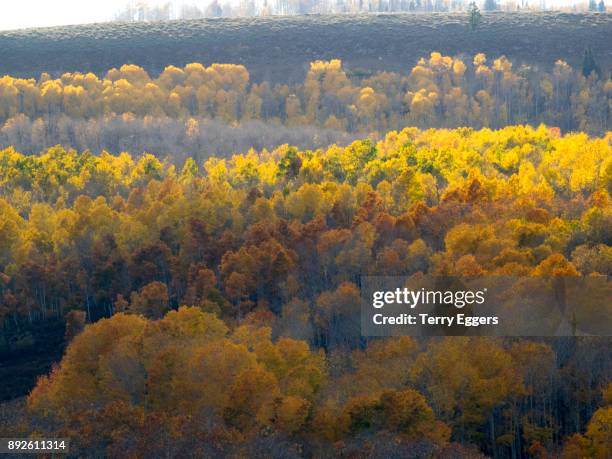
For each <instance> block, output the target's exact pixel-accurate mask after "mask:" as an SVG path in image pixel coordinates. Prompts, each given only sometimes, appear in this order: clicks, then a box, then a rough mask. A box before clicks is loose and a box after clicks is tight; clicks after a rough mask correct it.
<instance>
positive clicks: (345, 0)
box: [114, 0, 606, 22]
mask: <svg viewBox="0 0 612 459" xmlns="http://www.w3.org/2000/svg"><path fill="white" fill-rule="evenodd" d="M479 4H480V6H481V7H482V8H483V9H484V10H485V11H497V10H502V9H504V10H509V11H515V10H544V9H546V4H545V2H544V1H540V2H533V4H532V5H530V4H529V2H526V1H524V0H522V1H520V2H518V1H517V2H510V1H508V2H506V1H499V0H483V1H481V2H479ZM469 6H470V2H469V1H468V0H240V1H239V2H231V1H226V0H212V1H210V2H207V3H206V4H205V5H202V4H196V3H195V2H193V3H181V4H177V3H175V2H166V3H162V4H149V3H147V2H144V1H140V2H131V3H129V4H127V5H126V6H125V7H124V8H123V9H122V10H120V11H119V12H117V13H116V14H115V15H114V19H115V20H117V21H129V22H131V21H162V20H170V19H201V18H217V17H244V16H247V17H248V16H273V15H299V14H338V13H393V12H395V13H398V12H454V11H468V10H469ZM578 7H579V5H578V4H575V5H573V8H574V9H577V8H578ZM565 8H568V7H567V6H566V7H565ZM585 9H586V6H585ZM588 11H591V12H605V11H606V7H605V4H604V1H603V0H599V1H597V0H589V4H588Z"/></svg>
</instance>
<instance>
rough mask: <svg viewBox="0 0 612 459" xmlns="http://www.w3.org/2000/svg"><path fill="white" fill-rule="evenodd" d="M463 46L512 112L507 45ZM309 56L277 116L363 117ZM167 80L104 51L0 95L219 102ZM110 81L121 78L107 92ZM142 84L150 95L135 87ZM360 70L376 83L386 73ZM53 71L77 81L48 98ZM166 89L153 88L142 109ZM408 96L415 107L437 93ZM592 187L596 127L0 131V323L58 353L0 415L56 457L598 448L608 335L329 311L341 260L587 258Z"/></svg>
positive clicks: (599, 173) (610, 410)
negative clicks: (57, 141) (26, 143)
mask: <svg viewBox="0 0 612 459" xmlns="http://www.w3.org/2000/svg"><path fill="white" fill-rule="evenodd" d="M449 59H450V58H444V57H442V56H439V55H432V56H431V58H430V59H428V60H423V61H422V62H420V63H419V65H418V66H417V67H415V68H416V69H418V70H417V71H416V72H414V71H413V72H412V73H411V75H410V76H409V77H407V78H408V80H409V81H408V82H406V84H408V87H409V88H410V84H411V82H414V81H415V80H414V79H416V81H426V82H427V81H428V82H429V83H424V84H425V86H427V85H428V84H430V83H431V84H434V83H433V81H434V80H433V78H435V75H438V74H436V71H434V70H433V69H434V68H436V65H440V66H442V67H443V68H445V69H446V70H445V71H444V72H442V74H441V75H440V79H437V80H435V81H436V82H437V87H438V88H444V87H445V86H444V84H445V81H446V82H448V81H449V80H451V81H452V78H454V77H455V76H456V73H457V72H456V70H453V68H455V67H459V66H460V65H459V64H458V61H456V60H454V59H450V61H449ZM477 61H478V62H477V64H475V65H479V66H483V67H484V68H485V70H483V72H485V73H486V72H489V73H487V74H490V75H491V80H490V81H491V82H492V83H491V85H492V86H490V87H488V89H487V90H486V91H485V90H484V89H479V91H485V92H486V93H487V94H489V92H491V91H493V92H492V94H496V93H495V92H494V91H495V88H498V89H499V93H497V96H492V97H493V99H492V100H493V101H497V102H496V103H493V104H492V105H491V108H490V110H489V111H486V110H485V111H482V112H480V113H481V114H482V113H484V112H486V113H489V114H490V115H491V116H493V118H492V119H493V120H495V121H494V123H498V122H499V123H501V122H502V121H501V118H496V117H497V116H502V113H514V115H512V116H518V108H508V107H509V106H506V107H504V108H502V101H503V100H509V99H506V98H505V96H502V94H505V93H504V92H503V90H502V89H501V87H502V86H499V87H498V86H497V85H496V82H500V81H501V79H500V78H497V77H496V76H495V75H496V73H495V72H500V71H498V70H495V67H496V66H502V68H505V69H506V70H504V71H506V72H509V73H511V74H512V75H514V74H513V73H512V70H511V67H510V66H509V64H508V63H507V61H505V60H503V59H500V60H498V61H495V63H493V64H492V66H491V67H490V66H488V65H487V63H486V61H484V56H482V57H477ZM504 65H505V67H504ZM563 68H565V67H563ZM194 69H196V70H194V71H195V72H196V75H198V76H201V77H202V78H203V79H204V81H209V82H210V83H204V84H201V85H200V88H205V89H203V90H202V91H201V94H204V95H208V94H215V92H214V91H213V90H211V89H210V88H218V91H219V92H221V91H224V93H225V94H228V93H230V92H232V91H233V92H234V94H235V95H236V96H235V97H236V98H237V99H240V100H243V101H244V103H245V106H252V107H259V109H260V110H262V111H256V112H255V113H257V114H258V115H259V116H261V114H262V113H264V111H263V108H262V107H263V106H264V104H263V103H262V104H261V105H260V104H258V103H254V102H253V100H255V96H257V97H260V98H261V96H259V95H258V94H265V92H264V93H261V92H259V93H258V92H257V91H261V87H260V86H255V85H253V86H252V87H251V89H250V90H249V91H248V92H247V91H246V87H247V82H248V74H246V72H245V71H244V69H242V68H240V67H239V66H230V67H224V68H223V71H221V72H220V73H221V74H222V75H223V76H224V77H225V78H224V79H223V80H222V81H223V82H221V83H217V82H216V81H217V80H215V78H217V77H218V75H219V74H218V73H217V71H218V70H219V69H220V68H219V67H215V66H213V67H209V68H205V69H204V70H202V69H201V68H200V67H196V66H194ZM197 69H199V70H197ZM568 71H570V72H573V71H571V69H570V70H568ZM130 72H133V74H132V73H130ZM198 72H203V73H198ZM225 72H227V73H225ZM310 72H311V73H310V74H309V78H308V79H307V80H306V82H305V84H304V87H303V93H301V94H299V95H296V96H295V99H296V101H299V100H300V99H299V98H300V97H301V96H307V97H308V98H307V99H306V102H307V103H305V104H304V105H303V106H302V105H301V104H299V105H298V104H296V106H297V107H300V108H299V110H296V112H295V117H294V118H291V117H289V119H285V120H283V122H284V123H289V124H291V123H299V122H300V118H304V117H305V118H308V117H313V118H311V119H313V120H315V121H316V122H319V123H323V124H324V123H326V122H327V121H328V120H329V118H330V117H332V116H334V117H335V118H336V119H337V120H343V119H344V120H346V122H347V123H348V120H352V121H351V122H354V123H355V127H357V126H364V128H365V129H369V128H371V127H375V128H378V129H381V130H383V129H388V128H389V127H391V125H392V124H393V123H394V122H395V121H391V117H387V116H383V114H384V113H385V112H384V110H383V111H380V110H379V108H378V106H377V105H376V104H374V105H373V106H371V105H367V104H366V105H365V107H369V110H371V111H370V112H367V113H369V115H368V116H365V113H366V112H359V111H357V115H356V116H355V117H354V118H353V117H352V115H350V116H349V115H348V112H345V111H343V110H346V108H347V107H350V105H346V104H348V102H349V101H351V100H352V102H351V105H352V104H353V103H355V100H354V99H351V97H355V95H359V94H362V93H363V91H364V87H355V86H353V85H352V84H351V83H350V81H347V80H346V78H345V76H343V72H342V69H341V66H340V63H339V62H328V63H315V64H313V66H312V67H311V71H310ZM185 73H189V70H188V69H174V68H171V69H170V70H168V71H166V72H164V74H162V75H161V76H160V77H159V79H158V80H157V82H149V81H148V79H147V77H146V74H145V73H144V72H143V71H142V70H141V69H138V68H134V67H132V66H128V67H125V68H122V69H119V70H115V71H111V72H109V75H108V76H107V78H106V79H104V80H98V79H95V78H92V77H91V76H87V75H82V76H80V77H79V76H78V75H77V76H75V75H70V76H66V79H65V80H53V79H46V80H45V79H44V78H43V80H44V81H41V82H29V83H28V82H27V80H26V81H25V82H24V83H23V84H24V85H25V86H26V87H27V88H29V89H28V91H31V92H32V93H33V94H34V95H33V96H32V98H31V99H28V100H31V101H32V104H26V103H24V104H23V105H21V106H19V105H17V111H18V112H19V113H21V114H23V116H26V114H27V116H33V117H36V116H40V115H41V112H40V110H41V107H42V109H45V108H47V109H49V110H50V111H51V112H53V111H67V113H70V115H71V116H77V117H84V118H86V117H87V116H94V115H96V114H98V113H104V111H105V110H106V108H105V107H108V106H112V107H115V109H116V107H119V108H120V109H122V110H125V113H128V111H129V110H128V108H129V109H133V110H134V111H135V112H137V111H138V107H139V106H140V104H146V105H145V106H144V107H146V110H151V111H161V112H163V113H165V114H166V116H183V115H181V113H183V114H185V112H187V113H186V114H185V116H189V115H193V114H195V113H189V110H190V109H194V110H196V111H197V113H198V114H204V113H208V114H209V115H208V116H213V115H217V114H218V115H219V116H221V117H223V116H226V117H227V119H228V121H232V120H234V121H235V120H236V119H240V118H241V117H242V116H243V115H241V113H242V112H232V111H231V110H229V109H228V107H235V105H231V104H229V105H228V104H224V103H217V102H216V101H217V100H218V99H217V98H212V99H211V98H209V99H207V98H206V97H202V98H200V99H198V97H197V96H196V98H195V99H189V98H187V99H185V100H186V101H188V100H192V101H193V100H196V101H212V103H211V104H210V105H206V104H204V105H200V103H199V102H198V104H197V105H196V106H195V107H191V108H190V105H189V104H187V105H183V102H182V101H183V99H182V98H181V96H180V94H179V93H178V92H177V91H178V90H177V89H176V88H177V87H179V86H177V83H176V81H175V80H173V78H178V77H177V75H182V76H181V78H183V76H184V75H185ZM459 73H461V72H459ZM571 75H572V78H574V79H575V80H574V81H577V82H581V83H580V84H585V85H592V84H595V83H594V82H595V81H596V79H595V78H584V77H583V76H581V75H580V74H577V73H576V72H573V73H571ZM190 76H192V75H190ZM209 77H210V80H206V78H209ZM79 78H81V79H82V80H81V81H83V85H82V86H79V85H78V84H73V83H74V82H75V81H78V79H79ZM139 78H141V79H140V80H139ZM185 78H187V77H185ZM194 78H195V77H194ZM475 78H477V77H475ZM487 78H488V77H487ZM466 79H467V78H466ZM192 80H193V78H192ZM21 81H23V80H21ZM85 81H89V82H88V83H85ZM107 81H108V82H110V83H107ZM118 81H125V83H121V85H120V87H123V88H124V89H125V91H124V92H122V93H120V95H119V97H117V98H115V97H114V96H112V97H111V96H110V94H115V93H114V92H112V91H114V88H115V87H116V85H115V84H114V83H113V82H118ZM130 81H133V82H134V83H130ZM145 81H146V83H145ZM186 81H187V80H186V79H185V80H183V81H182V82H181V84H180V88H181V90H184V91H185V93H189V91H190V88H192V86H190V84H189V83H187V84H186V83H185V82H186ZM379 81H390V82H392V81H394V80H393V78H392V76H391V75H386V74H385V75H380V76H379ZM395 81H397V80H395ZM400 81H401V79H400ZM484 81H489V80H486V78H485V80H484ZM164 82H166V83H164ZM168 82H169V83H168ZM542 82H545V80H542ZM149 84H151V85H156V86H157V87H158V88H159V91H160V94H169V95H168V98H167V99H166V98H164V97H161V96H160V97H159V98H151V99H146V98H145V97H143V95H142V94H141V95H140V96H139V95H138V94H139V93H138V90H139V89H138V88H142V87H143V86H144V85H149ZM216 84H218V85H219V86H215V85H216ZM224 84H225V85H227V86H225V89H223V85H224ZM551 84H552V85H553V91H552V94H553V97H554V94H556V92H555V90H554V88H555V84H553V83H551ZM598 84H599V83H598ZM368 85H369V86H367V87H368V88H371V91H372V93H374V94H381V95H382V94H383V93H385V90H387V91H392V88H395V86H393V85H392V84H391V85H390V86H389V87H387V86H385V84H382V83H381V86H377V85H376V84H375V83H374V82H370V83H368ZM68 86H72V87H74V88H79V87H80V88H81V90H78V89H76V90H74V91H75V92H76V93H78V94H79V95H78V97H75V98H73V99H69V101H70V103H68V104H66V103H64V102H63V101H64V97H65V95H66V92H65V90H64V89H65V88H66V87H68ZM326 86H329V88H328V89H327V90H326V89H325V87H326ZM105 87H106V88H111V93H109V94H108V95H109V97H108V98H106V97H104V96H103V95H102V94H103V93H104V91H105V89H104V88H105ZM466 87H469V85H468V84H467V83H466ZM51 88H54V89H51ZM62 88H64V89H62ZM231 88H235V89H231ZM254 88H255V89H254ZM375 88H378V89H375ZM385 88H386V89H385ZM37 91H40V97H41V98H42V100H45V99H44V98H45V97H47V98H48V99H46V103H45V104H43V105H39V104H38V102H36V101H38V100H39V99H38V96H36V95H35V94H37ZM70 91H73V90H72V89H71V90H70ZM70 91H69V92H70ZM270 91H271V94H272V96H273V97H276V95H277V94H278V92H279V88H277V90H272V89H270ZM326 91H327V92H326ZM24 93H25V92H24ZM43 93H45V95H43ZM50 94H55V96H51V95H50ZM60 94H61V95H62V96H61V97H60V96H59V95H60ZM145 94H157V93H156V92H154V91H152V90H148V91H146V93H145ZM172 94H176V97H173V96H172ZM216 94H218V92H217V93H216ZM281 94H282V93H281ZM389 94H390V95H391V94H393V92H390V93H389ZM417 94H418V92H417ZM469 94H471V93H469ZM338 95H342V97H345V95H346V99H343V98H339V96H338ZM272 96H271V97H272ZM53 97H55V98H53ZM207 97H208V96H207ZM287 97H288V96H287ZM357 97H361V96H357ZM373 97H374V99H376V97H375V96H373ZM414 97H416V95H415V96H414ZM414 97H413V98H412V99H409V100H410V103H412V102H413V100H414ZM466 97H467V96H466ZM229 99H231V98H229ZM229 99H227V98H226V99H221V100H222V101H227V100H229ZM13 100H15V99H13ZM16 100H19V98H17V99H16ZM22 100H23V99H22ZM169 100H174V101H175V102H176V103H175V105H168V104H166V103H165V102H162V103H160V102H158V101H169ZM249 100H251V102H248V101H249ZM262 100H263V98H262ZM343 100H345V101H347V102H346V104H343V103H342V101H343ZM357 100H359V99H357ZM395 100H398V99H395ZM552 100H555V99H552ZM3 101H4V102H5V103H4V104H2V107H5V108H6V107H13V105H11V104H10V103H8V104H7V103H6V99H3ZM77 101H78V102H77ZM118 101H121V103H119V102H118ZM286 101H287V99H285V102H286ZM308 101H313V102H312V103H311V104H309V103H308ZM321 101H324V102H321ZM72 102H75V103H72ZM597 102H600V101H597ZM497 103H499V105H496V104H497ZM550 103H553V102H552V101H551V102H550ZM106 104H113V105H106ZM114 104H117V105H114ZM517 105H518V106H520V104H518V103H517ZM26 107H28V108H27V109H26ZM172 107H174V109H176V111H175V112H170V111H167V110H171V109H172ZM510 107H516V105H511V106H510ZM209 109H210V110H211V111H210V112H201V111H200V110H209ZM73 110H81V111H73ZM514 110H516V111H514ZM4 113H5V115H4V116H5V117H9V116H10V117H14V116H17V115H16V113H15V112H11V113H10V114H9V113H7V112H6V111H5V112H4ZM244 113H253V112H249V111H248V110H245V112H244ZM272 113H274V112H270V116H272ZM359 113H363V114H364V116H361V115H359ZM417 113H419V114H422V113H426V114H427V115H426V116H429V118H428V119H429V120H430V122H432V123H434V121H435V120H436V119H437V118H436V116H443V115H444V116H449V115H450V113H452V112H449V111H445V112H441V113H440V112H437V111H436V110H434V109H432V110H430V111H429V112H427V111H425V112H423V111H418V112H417ZM459 113H462V112H459ZM566 113H570V112H566ZM572 113H573V112H572ZM584 113H585V112H582V116H584ZM335 114H338V115H340V114H346V116H347V117H346V118H343V117H342V116H337V117H336V115H335ZM466 114H467V112H466ZM550 114H551V116H552V112H550ZM134 116H136V115H134ZM277 116H278V115H277ZM408 116H416V115H415V114H414V112H409V115H408ZM419 116H421V115H419ZM423 116H425V115H423ZM440 119H442V118H440ZM484 119H485V118H482V119H481V121H480V123H482V124H483V125H484V124H487V123H485V122H484V121H483V120H484ZM586 119H588V118H583V117H580V120H586ZM513 120H514V119H513ZM515 121H516V122H518V120H515ZM195 122H196V121H192V119H190V118H188V121H187V123H188V125H189V124H193V123H195ZM513 122H514V121H513ZM590 122H591V121H585V123H586V125H588V123H590ZM378 123H380V124H378ZM424 123H425V121H424ZM494 123H493V124H494ZM417 124H418V123H417ZM449 124H453V123H451V122H449ZM599 126H600V128H603V126H601V125H599ZM346 127H347V128H349V125H348V124H347V126H346ZM611 193H612V134H611V133H610V132H608V133H606V134H602V135H599V136H597V135H588V134H587V133H563V132H562V130H561V129H560V128H559V127H547V126H545V125H544V124H542V125H540V126H539V127H530V126H528V125H516V126H507V127H503V128H499V129H491V128H488V127H482V126H479V127H478V128H468V127H462V128H455V129H446V128H431V129H419V128H418V127H409V128H404V129H401V130H390V131H389V132H387V133H386V134H385V135H382V136H381V137H380V140H378V141H375V140H372V139H371V138H361V139H358V140H355V141H352V142H350V143H348V144H347V145H346V146H340V145H329V146H326V147H321V148H315V149H298V148H296V147H293V146H289V145H281V146H278V147H276V148H273V149H262V150H260V151H255V150H254V149H251V150H250V151H247V152H245V153H241V154H227V155H225V156H221V157H218V156H210V157H206V158H200V159H197V160H196V159H194V158H191V157H189V158H186V159H185V160H184V161H183V162H182V163H178V162H177V160H176V158H169V159H159V158H158V157H156V156H154V155H152V154H149V153H145V154H142V155H140V154H130V153H128V152H121V153H110V152H101V153H100V154H98V155H95V154H92V153H91V152H90V151H87V150H84V151H77V150H75V149H70V148H64V147H61V146H55V147H51V148H48V149H44V150H42V151H40V152H37V153H36V154H28V153H20V152H18V151H17V150H16V149H15V148H13V147H8V148H6V149H4V150H2V151H0V321H1V322H2V327H3V328H2V329H3V335H2V336H3V337H8V336H12V335H11V333H13V331H15V330H19V329H24V328H26V327H28V326H30V325H31V324H36V323H41V322H45V321H49V320H56V319H57V318H61V319H63V320H64V321H65V327H66V328H65V340H66V343H67V347H66V351H65V354H64V356H63V358H62V360H61V362H59V363H58V364H57V365H54V366H53V368H52V370H51V372H50V373H49V374H48V375H42V376H41V377H40V378H39V379H38V381H37V383H36V385H35V387H34V388H33V389H32V391H31V392H30V393H29V395H28V396H27V398H26V399H20V400H15V401H12V402H9V403H8V404H6V405H3V409H2V410H0V428H1V430H2V431H3V432H7V433H8V434H9V435H11V436H18V437H26V436H29V435H33V434H37V435H41V434H44V435H46V436H57V437H61V436H66V437H70V438H71V439H72V445H71V448H72V449H73V450H72V453H73V454H74V455H75V456H86V457H91V456H96V455H103V456H104V455H106V456H111V457H151V456H156V455H159V452H160V451H164V452H165V454H166V455H167V456H168V457H364V458H365V457H368V458H378V457H380V458H388V457H398V458H399V457H414V458H422V457H439V458H456V457H470V458H478V457H485V456H491V457H500V458H519V457H533V458H547V457H563V458H576V459H577V458H583V457H594V458H607V457H610V455H611V454H612V451H611V449H610V445H612V442H611V441H610V440H611V438H610V429H609V427H610V423H611V422H612V385H611V375H612V365H611V364H612V359H611V356H610V352H609V338H607V337H589V336H567V337H557V338H533V339H531V338H530V339H526V338H485V337H478V338H470V337H440V338H428V339H420V338H419V339H413V338H408V337H393V338H385V339H373V338H367V337H363V336H361V333H360V329H359V323H358V322H357V323H356V322H355V320H354V315H355V310H356V309H358V308H359V306H358V305H359V284H360V279H361V277H362V276H365V275H375V274H379V275H405V276H414V275H417V276H418V275H420V274H424V273H427V274H432V275H456V276H483V275H491V276H503V275H515V276H524V277H531V276H535V277H538V276H553V277H559V276H579V275H585V276H610V274H612V248H611V246H612V205H611V202H610V194H611ZM610 306H611V305H609V304H608V305H607V309H605V310H604V311H603V315H602V320H605V319H606V318H608V317H610V312H611V311H610ZM516 308H517V313H521V311H524V306H523V305H522V304H516ZM19 344H20V343H15V342H13V341H10V340H7V339H5V340H4V343H3V344H2V345H3V346H5V347H6V346H8V347H11V346H13V347H15V346H18V345H19ZM21 344H23V343H21Z"/></svg>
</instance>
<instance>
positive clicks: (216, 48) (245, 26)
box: [0, 13, 612, 82]
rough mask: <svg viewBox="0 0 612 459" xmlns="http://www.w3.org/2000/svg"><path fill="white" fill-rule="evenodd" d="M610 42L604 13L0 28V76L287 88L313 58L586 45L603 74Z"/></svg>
mask: <svg viewBox="0 0 612 459" xmlns="http://www.w3.org/2000/svg"><path fill="white" fill-rule="evenodd" d="M568 36H571V37H572V39H571V40H568V39H567V37H568ZM611 36H612V15H608V14H562V13H529V14H527V13H525V14H523V13H492V14H485V15H483V19H482V23H481V25H480V27H479V28H478V30H476V31H475V32H472V31H470V30H469V29H468V21H467V16H466V14H465V13H459V14H457V13H453V14H450V13H434V14H368V15H364V14H361V15H330V16H293V17H274V18H239V19H204V20H190V21H170V22H159V23H107V24H93V25H79V26H68V27H54V28H44V29H43V28H41V29H27V30H20V31H7V32H0V74H1V75H3V74H11V75H14V76H38V75H39V74H40V73H41V72H43V71H46V72H49V73H51V74H53V75H57V74H60V73H63V72H66V71H75V70H79V71H92V72H95V73H103V72H106V70H107V69H109V68H111V67H118V66H120V65H122V64H125V63H135V64H138V65H141V66H143V67H144V68H145V69H146V70H147V71H149V72H151V73H153V74H155V73H157V72H160V71H161V70H162V69H163V68H164V67H165V66H166V65H168V64H175V65H184V64H186V63H189V62H194V61H197V62H203V63H206V64H210V63H214V62H231V63H236V64H244V65H246V66H247V68H248V69H249V71H250V72H251V75H252V77H253V78H254V79H255V80H268V81H275V82H295V81H300V80H301V79H302V78H303V77H304V75H305V73H306V71H307V69H308V65H309V63H310V62H311V61H313V60H315V59H330V58H340V59H342V60H343V61H344V62H345V65H346V66H347V68H348V69H349V70H350V71H353V72H363V71H364V70H365V71H366V72H367V71H370V70H383V69H384V70H393V71H398V70H405V69H406V68H407V67H409V66H412V65H414V63H415V62H416V60H417V59H418V58H419V57H421V56H424V55H427V54H428V53H429V52H431V51H440V52H442V53H443V54H448V55H459V54H463V55H467V56H472V55H474V54H475V53H476V52H484V53H485V54H487V55H489V56H491V57H497V56H499V55H501V54H505V55H506V56H507V57H508V58H510V59H511V60H512V61H513V62H516V63H528V64H541V65H546V66H550V65H551V64H552V63H553V62H554V61H555V60H557V59H564V60H566V61H567V62H568V63H570V64H571V65H579V64H580V62H581V59H582V53H583V51H584V49H585V48H586V47H588V46H591V47H592V48H593V49H594V52H595V56H596V59H597V61H598V63H599V65H600V67H601V68H602V69H603V70H604V71H606V70H609V68H610V64H611V63H612V40H609V38H610V37H611ZM606 37H607V38H606Z"/></svg>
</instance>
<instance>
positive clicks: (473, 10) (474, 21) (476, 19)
mask: <svg viewBox="0 0 612 459" xmlns="http://www.w3.org/2000/svg"><path fill="white" fill-rule="evenodd" d="M468 17H469V21H470V29H471V30H476V29H477V28H478V25H479V24H480V20H481V19H482V14H481V13H480V9H478V6H477V5H476V2H472V3H470V5H469V7H468Z"/></svg>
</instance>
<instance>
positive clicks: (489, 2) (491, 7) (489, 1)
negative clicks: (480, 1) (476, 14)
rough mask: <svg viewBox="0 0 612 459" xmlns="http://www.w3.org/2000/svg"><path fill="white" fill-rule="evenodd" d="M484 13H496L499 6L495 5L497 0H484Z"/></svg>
mask: <svg viewBox="0 0 612 459" xmlns="http://www.w3.org/2000/svg"><path fill="white" fill-rule="evenodd" d="M484 9H485V11H496V10H498V9H499V5H498V4H497V0H485V2H484Z"/></svg>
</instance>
